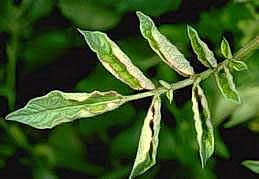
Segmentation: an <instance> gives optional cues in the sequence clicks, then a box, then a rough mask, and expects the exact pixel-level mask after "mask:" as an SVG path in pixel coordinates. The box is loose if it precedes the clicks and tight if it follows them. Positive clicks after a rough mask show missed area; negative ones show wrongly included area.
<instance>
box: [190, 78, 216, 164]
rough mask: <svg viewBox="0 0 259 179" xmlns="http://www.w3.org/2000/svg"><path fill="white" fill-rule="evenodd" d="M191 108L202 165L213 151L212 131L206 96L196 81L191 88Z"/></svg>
mask: <svg viewBox="0 0 259 179" xmlns="http://www.w3.org/2000/svg"><path fill="white" fill-rule="evenodd" d="M192 104H193V105H192V110H193V113H194V121H195V130H196V133H197V142H198V145H199V153H200V158H201V164H202V167H205V165H206V162H207V160H208V159H209V158H210V157H211V156H212V154H213V152H214V132H213V125H212V123H211V115H210V111H209V107H208V103H207V100H206V97H205V95H204V93H203V90H202V88H201V87H200V86H199V84H198V82H195V83H194V85H193V88H192Z"/></svg>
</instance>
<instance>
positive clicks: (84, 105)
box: [6, 91, 126, 129]
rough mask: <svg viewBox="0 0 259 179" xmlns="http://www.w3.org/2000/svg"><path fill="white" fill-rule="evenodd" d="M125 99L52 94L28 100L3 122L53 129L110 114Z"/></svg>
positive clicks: (112, 93)
mask: <svg viewBox="0 0 259 179" xmlns="http://www.w3.org/2000/svg"><path fill="white" fill-rule="evenodd" d="M125 99H126V98H125V97H123V96H121V95H120V94H118V93H117V92H115V91H109V92H98V91H94V92H92V93H64V92H61V91H52V92H50V93H48V94H47V95H45V96H42V97H37V98H34V99H32V100H31V101H29V102H28V104H27V105H26V106H25V107H24V108H22V109H19V110H17V111H14V112H12V113H10V114H9V115H8V116H7V117H6V120H11V121H18V122H21V123H24V124H27V125H30V126H32V127H35V128H38V129H45V128H53V127H55V126H56V125H58V124H61V123H65V122H72V121H74V120H75V119H78V118H88V117H92V116H96V115H99V114H102V113H104V112H107V111H111V110H114V109H116V108H118V107H119V106H120V105H122V104H123V103H124V102H126V100H125Z"/></svg>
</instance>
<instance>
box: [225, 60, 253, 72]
mask: <svg viewBox="0 0 259 179" xmlns="http://www.w3.org/2000/svg"><path fill="white" fill-rule="evenodd" d="M228 65H229V67H230V68H231V69H233V70H236V71H244V70H248V67H247V65H246V63H245V62H243V61H239V60H230V61H229V64H228Z"/></svg>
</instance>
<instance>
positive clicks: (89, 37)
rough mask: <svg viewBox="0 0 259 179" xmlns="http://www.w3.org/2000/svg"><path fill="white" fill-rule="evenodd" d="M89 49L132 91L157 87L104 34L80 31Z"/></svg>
mask: <svg viewBox="0 0 259 179" xmlns="http://www.w3.org/2000/svg"><path fill="white" fill-rule="evenodd" d="M79 31H80V32H81V34H82V35H83V36H84V38H85V40H86V42H87V44H88V45H89V47H90V48H91V49H92V50H93V51H94V52H96V54H97V56H98V59H99V60H100V61H101V63H102V64H103V66H104V67H105V68H106V69H107V70H108V71H109V72H110V73H112V74H113V75H114V76H115V77H116V78H117V79H119V80H121V81H122V82H124V83H126V84H127V85H129V86H130V87H131V88H132V89H135V90H142V89H154V88H155V86H154V84H153V83H152V82H151V80H149V79H148V78H147V77H146V76H145V75H144V74H143V73H142V72H141V71H140V69H138V68H137V67H136V66H135V65H134V64H133V63H132V62H131V60H130V59H129V57H128V56H127V55H126V54H125V53H124V52H123V51H122V50H121V49H120V48H119V47H118V46H117V45H116V44H115V43H114V42H113V41H112V40H110V38H109V37H108V36H107V35H106V34H105V33H102V32H97V31H96V32H90V31H82V30H79Z"/></svg>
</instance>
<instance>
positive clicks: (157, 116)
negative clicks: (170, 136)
mask: <svg viewBox="0 0 259 179" xmlns="http://www.w3.org/2000/svg"><path fill="white" fill-rule="evenodd" d="M160 108H161V99H160V97H159V96H155V97H154V98H153V101H152V104H151V106H150V108H149V110H148V113H147V116H146V118H145V121H144V124H143V127H142V131H141V135H140V139H139V145H138V151H137V156H136V159H135V162H134V165H133V169H132V171H131V174H130V177H129V178H134V177H136V176H138V175H141V174H143V173H144V172H145V171H147V170H148V169H149V168H151V167H152V166H153V165H155V163H156V154H157V147H158V140H159V139H158V136H159V130H160V120H161V113H160Z"/></svg>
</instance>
